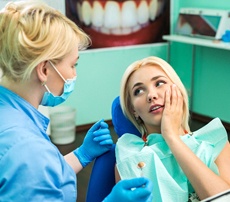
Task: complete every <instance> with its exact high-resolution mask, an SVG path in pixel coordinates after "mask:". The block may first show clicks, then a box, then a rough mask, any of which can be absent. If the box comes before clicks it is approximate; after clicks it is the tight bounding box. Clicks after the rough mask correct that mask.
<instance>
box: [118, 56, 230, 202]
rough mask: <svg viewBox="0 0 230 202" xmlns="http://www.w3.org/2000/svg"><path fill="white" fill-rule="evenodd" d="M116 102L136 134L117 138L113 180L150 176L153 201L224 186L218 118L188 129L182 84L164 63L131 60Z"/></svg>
mask: <svg viewBox="0 0 230 202" xmlns="http://www.w3.org/2000/svg"><path fill="white" fill-rule="evenodd" d="M120 101H121V107H122V110H123V113H124V114H125V115H126V116H127V117H128V118H129V119H130V121H131V122H132V123H133V124H134V125H135V126H136V128H137V129H138V130H139V131H140V133H141V134H142V138H140V137H138V136H135V135H133V134H128V133H127V134H124V135H123V136H121V137H120V138H119V140H118V142H117V146H116V159H117V166H116V168H117V170H118V173H119V176H118V173H116V175H117V178H118V179H117V180H119V178H121V179H125V178H131V177H134V176H145V177H148V178H150V179H151V180H152V181H153V182H154V185H153V197H154V198H153V201H167V202H169V201H173V202H175V201H177V202H180V201H182V202H184V201H197V200H201V199H205V198H207V197H210V196H212V195H215V194H217V193H220V192H223V191H225V190H228V189H230V175H229V171H230V146H229V142H228V140H227V133H226V131H225V129H224V127H223V125H222V124H221V121H220V120H219V119H218V118H216V119H214V120H213V121H211V122H210V123H209V124H207V125H206V126H205V127H203V128H201V129H200V130H198V131H196V132H194V133H191V131H190V128H189V124H188V121H189V108H188V96H187V93H186V90H185V87H184V85H183V84H182V82H181V80H180V78H179V77H178V75H177V74H176V72H175V71H174V70H173V68H172V67H171V66H170V65H169V64H168V63H167V62H165V61H164V60H162V59H160V58H158V57H148V58H144V59H142V60H139V61H136V62H134V63H133V64H131V65H130V66H129V67H128V68H127V70H126V71H125V73H124V75H123V78H122V82H121V94H120Z"/></svg>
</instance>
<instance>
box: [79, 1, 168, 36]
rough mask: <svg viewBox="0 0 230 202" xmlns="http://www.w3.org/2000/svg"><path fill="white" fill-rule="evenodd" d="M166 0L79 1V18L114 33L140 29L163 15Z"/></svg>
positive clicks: (86, 23) (95, 28)
mask: <svg viewBox="0 0 230 202" xmlns="http://www.w3.org/2000/svg"><path fill="white" fill-rule="evenodd" d="M164 5H165V0H146V1H144V0H140V1H124V2H123V3H121V2H117V1H93V2H92V1H83V2H81V3H80V2H77V4H76V8H77V12H78V18H79V20H80V21H81V22H82V23H83V24H85V25H86V26H88V27H91V28H92V29H94V30H96V31H98V32H101V33H105V34H114V35H127V34H130V33H133V32H136V31H138V30H140V29H141V28H142V27H145V26H147V25H148V24H149V23H151V21H154V20H155V19H156V18H157V17H158V16H159V15H161V13H162V11H163V8H164Z"/></svg>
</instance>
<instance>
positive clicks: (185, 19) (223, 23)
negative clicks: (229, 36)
mask: <svg viewBox="0 0 230 202" xmlns="http://www.w3.org/2000/svg"><path fill="white" fill-rule="evenodd" d="M229 29H230V11H228V10H211V9H198V8H182V9H181V10H180V13H179V16H178V20H177V25H176V31H175V32H176V34H180V35H186V36H193V37H205V38H211V39H221V38H222V36H223V34H224V33H225V31H226V30H229Z"/></svg>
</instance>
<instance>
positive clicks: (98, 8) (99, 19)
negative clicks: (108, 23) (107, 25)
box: [92, 1, 104, 27]
mask: <svg viewBox="0 0 230 202" xmlns="http://www.w3.org/2000/svg"><path fill="white" fill-rule="evenodd" d="M92 24H93V26H95V27H102V26H103V24H104V10H103V7H102V5H101V4H100V3H99V2H98V1H94V3H93V13H92Z"/></svg>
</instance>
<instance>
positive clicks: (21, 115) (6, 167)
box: [0, 86, 77, 202]
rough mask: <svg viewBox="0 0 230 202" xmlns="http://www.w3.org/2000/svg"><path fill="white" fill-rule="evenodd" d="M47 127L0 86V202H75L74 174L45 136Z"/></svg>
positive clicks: (46, 121)
mask: <svg viewBox="0 0 230 202" xmlns="http://www.w3.org/2000/svg"><path fill="white" fill-rule="evenodd" d="M31 96H33V95H31ZM48 124H49V119H48V118H46V117H45V116H43V115H42V114H41V113H40V112H39V111H38V110H37V109H36V108H34V107H33V106H32V105H31V104H30V103H28V102H27V101H26V100H24V99H22V98H21V97H19V96H18V95H17V94H15V93H13V92H12V91H10V90H8V89H6V88H4V87H2V86H0V201H7V202H9V201H13V202H17V201H18V202H22V201H30V202H33V201H36V202H38V201H49V202H51V201H55V202H58V201H62V202H63V201H66V202H76V197H77V190H76V174H75V173H74V171H73V169H72V168H71V167H70V166H69V165H68V164H67V162H66V161H65V160H64V158H63V156H62V154H61V153H60V152H59V150H58V149H57V148H56V146H55V145H53V144H52V142H51V141H50V138H49V136H48V135H47V134H46V129H47V126H48Z"/></svg>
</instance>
